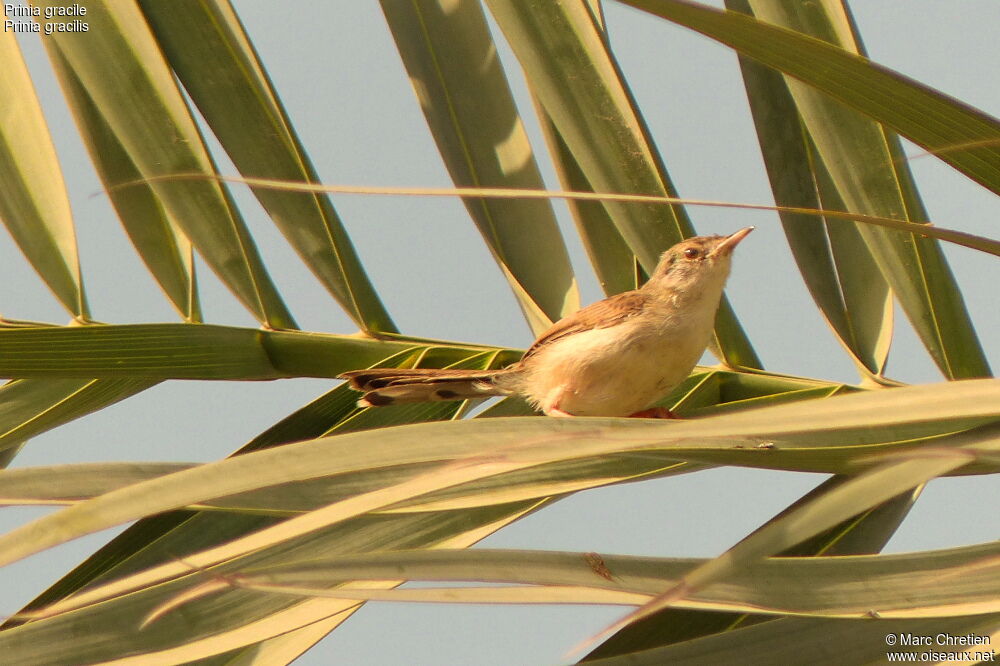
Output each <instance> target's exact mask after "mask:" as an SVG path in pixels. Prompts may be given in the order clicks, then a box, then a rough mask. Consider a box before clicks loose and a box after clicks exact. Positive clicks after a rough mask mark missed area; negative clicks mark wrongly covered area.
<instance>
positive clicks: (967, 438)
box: [613, 425, 1000, 630]
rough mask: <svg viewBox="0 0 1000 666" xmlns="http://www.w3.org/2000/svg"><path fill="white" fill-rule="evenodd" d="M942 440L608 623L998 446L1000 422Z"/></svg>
mask: <svg viewBox="0 0 1000 666" xmlns="http://www.w3.org/2000/svg"><path fill="white" fill-rule="evenodd" d="M941 444H942V446H946V447H949V448H951V449H952V450H951V451H949V452H945V451H942V452H940V453H938V454H937V455H935V454H933V453H927V454H925V456H926V457H921V456H920V454H919V453H918V454H916V455H915V456H914V457H913V458H912V459H904V460H898V461H892V460H891V459H890V461H888V462H886V463H885V464H883V465H880V466H879V467H876V468H875V469H872V470H870V471H868V472H865V473H863V474H861V475H859V476H857V477H854V478H852V479H850V480H848V481H845V482H844V483H842V484H841V485H839V486H838V487H836V488H833V489H830V490H829V491H828V492H826V493H824V494H823V495H822V496H819V497H814V498H813V499H812V500H811V501H809V502H806V503H804V504H802V505H801V506H799V507H797V508H795V509H792V510H789V511H788V512H786V513H785V514H784V515H783V516H781V517H779V518H777V519H775V520H774V521H772V522H770V523H769V524H768V525H767V526H765V527H764V528H761V529H760V530H757V531H756V532H754V534H752V535H751V536H749V537H747V538H746V539H744V540H743V541H741V542H740V543H739V544H737V545H736V546H734V547H733V548H731V549H729V550H728V551H727V552H726V553H724V554H723V555H721V556H719V557H718V558H716V559H714V560H710V561H709V562H707V563H705V564H703V565H701V566H699V567H698V568H696V569H694V570H693V571H691V572H690V573H688V574H686V575H685V576H684V577H683V579H681V580H680V581H679V582H678V583H677V584H676V585H675V586H673V587H672V588H671V589H669V590H667V591H666V592H665V593H663V594H662V595H660V596H659V597H657V598H656V599H654V600H653V601H651V602H650V603H648V604H646V605H645V606H643V607H642V608H640V609H638V610H637V611H635V612H634V613H632V614H630V615H629V616H627V617H625V618H623V619H622V620H620V621H619V622H617V623H615V625H613V628H614V629H615V630H617V629H618V628H620V627H622V626H625V625H627V624H628V623H630V622H632V621H635V620H638V619H641V618H643V617H648V616H650V615H652V614H653V613H655V612H657V611H659V610H661V609H663V608H666V607H668V606H670V605H673V603H674V602H675V601H677V600H679V599H682V598H686V597H688V596H690V595H691V594H692V593H693V592H694V591H696V590H699V589H702V588H704V587H705V586H706V585H708V584H710V583H713V582H717V581H720V580H724V579H725V578H726V577H727V576H729V575H731V574H732V573H733V572H734V571H736V570H737V569H739V568H741V567H744V566H746V564H747V563H749V562H753V561H755V560H757V559H759V558H761V557H766V556H768V555H771V554H774V553H777V552H779V551H781V550H783V549H785V548H789V547H791V546H793V545H795V544H796V543H799V542H800V541H803V540H804V539H807V538H809V537H811V536H813V535H815V534H816V533H818V532H821V531H822V530H824V529H827V528H829V527H832V526H834V525H836V524H837V523H838V522H840V521H843V520H846V519H848V518H850V517H851V516H853V515H856V514H857V513H859V512H861V511H864V510H867V509H869V508H871V507H873V506H875V505H877V504H879V503H881V502H883V501H887V500H889V499H891V498H892V496H893V495H896V494H898V493H900V492H904V491H906V490H907V489H908V488H912V487H914V486H918V485H920V484H922V483H924V482H926V481H929V480H930V479H932V478H935V477H937V476H940V475H942V474H945V473H947V472H949V471H951V470H954V469H956V468H958V467H961V466H962V465H965V464H966V463H967V462H968V461H969V460H970V458H972V457H974V456H975V455H976V454H977V453H995V452H997V451H1000V427H998V426H996V425H993V426H986V427H984V428H979V429H976V430H972V431H969V432H968V433H962V434H959V435H954V436H952V437H949V438H946V439H944V440H942V441H941Z"/></svg>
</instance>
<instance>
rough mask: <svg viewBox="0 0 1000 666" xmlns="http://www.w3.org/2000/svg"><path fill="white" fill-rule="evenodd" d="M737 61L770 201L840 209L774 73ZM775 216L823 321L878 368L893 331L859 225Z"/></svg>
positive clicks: (863, 364) (738, 6) (866, 370)
mask: <svg viewBox="0 0 1000 666" xmlns="http://www.w3.org/2000/svg"><path fill="white" fill-rule="evenodd" d="M726 6H727V7H728V8H730V9H733V10H736V11H740V12H743V13H747V14H749V13H750V4H749V2H748V1H747V0H727V3H726ZM740 68H741V69H742V71H743V81H744V85H745V86H746V89H747V96H748V97H749V100H750V110H751V112H752V114H753V118H754V125H755V127H756V129H757V136H758V139H759V141H760V147H761V151H762V154H763V157H764V165H765V167H766V168H767V174H768V178H769V179H770V182H771V189H772V190H773V192H774V198H775V202H776V203H777V204H778V205H779V206H788V207H795V208H812V209H828V210H831V209H835V210H845V209H846V208H845V206H844V204H843V202H842V200H841V198H840V196H839V194H837V192H836V189H835V187H834V186H833V185H832V184H831V183H830V182H829V176H828V174H827V172H826V168H825V166H824V165H823V163H822V162H821V161H819V158H818V157H817V156H816V155H815V148H814V147H813V145H812V142H811V140H810V138H809V135H808V131H807V130H806V128H805V127H803V126H802V121H801V118H800V116H799V112H798V110H797V109H796V107H795V100H794V99H793V98H792V96H791V93H790V92H789V90H788V85H787V84H786V83H785V80H784V79H783V78H782V76H781V74H779V73H778V72H775V71H774V70H772V69H770V68H768V67H764V66H763V65H760V64H758V63H756V62H755V61H753V60H751V59H749V58H746V57H744V56H740ZM779 216H780V218H781V224H782V226H783V227H784V230H785V236H786V237H787V239H788V244H789V246H790V247H791V249H792V255H793V256H794V257H795V262H796V264H797V265H798V267H799V271H800V272H801V273H802V277H803V279H804V280H805V283H806V286H807V287H808V288H809V292H810V294H812V297H813V299H814V300H815V301H816V305H817V306H818V307H819V309H820V311H821V312H822V313H823V316H824V317H825V318H826V320H827V323H829V324H830V327H831V328H832V329H833V331H834V333H835V334H836V336H837V337H838V339H839V340H840V342H841V343H842V344H843V345H844V347H845V348H846V349H847V350H848V351H849V352H850V353H851V355H852V359H853V360H854V362H855V363H856V364H857V365H858V366H859V370H860V371H861V373H862V376H863V377H865V376H869V377H871V376H874V377H878V376H880V375H881V374H882V372H883V370H884V368H885V363H886V358H887V355H888V352H889V341H890V340H891V337H892V298H891V295H890V293H889V286H888V284H887V283H886V282H885V279H884V278H882V277H881V275H880V274H879V273H878V268H877V265H876V263H875V260H874V258H873V257H872V255H871V252H870V251H869V250H868V247H867V246H866V245H865V244H864V242H863V241H862V239H861V237H860V236H859V231H858V228H857V227H858V225H857V224H852V223H850V222H845V221H843V220H833V221H828V220H825V219H824V218H815V217H813V216H810V215H803V214H798V213H792V212H787V211H780V212H779Z"/></svg>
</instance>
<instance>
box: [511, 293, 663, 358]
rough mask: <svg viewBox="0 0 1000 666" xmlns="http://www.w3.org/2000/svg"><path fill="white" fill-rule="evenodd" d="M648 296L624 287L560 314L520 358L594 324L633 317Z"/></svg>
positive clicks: (605, 324) (604, 325)
mask: <svg viewBox="0 0 1000 666" xmlns="http://www.w3.org/2000/svg"><path fill="white" fill-rule="evenodd" d="M648 300H649V296H648V294H646V293H645V292H643V291H639V290H634V291H625V292H622V293H620V294H615V295H614V296H609V297H608V298H605V299H604V300H603V301H597V302H596V303H591V304H590V305H588V306H587V307H585V308H583V309H582V310H577V311H576V312H574V313H573V314H571V315H569V316H568V317H564V318H562V319H560V320H559V321H557V322H556V323H555V324H553V325H552V327H551V328H549V330H547V331H545V332H544V333H542V335H541V336H539V338H538V339H537V340H535V342H534V344H532V345H531V347H530V348H529V349H528V351H526V352H525V353H524V356H523V357H522V360H523V359H525V358H528V357H529V356H531V355H532V354H534V353H535V352H537V351H538V350H539V349H541V348H542V347H544V346H545V345H548V344H551V343H552V342H553V341H555V340H558V339H560V338H565V337H566V336H567V335H573V334H574V333H581V332H583V331H590V330H593V329H595V328H609V327H611V326H617V325H618V324H621V323H622V322H625V321H627V320H629V319H631V318H632V317H635V316H636V315H638V314H639V313H640V312H642V311H643V309H644V308H645V306H646V302H647V301H648Z"/></svg>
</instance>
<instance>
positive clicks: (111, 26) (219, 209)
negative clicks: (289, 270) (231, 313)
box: [38, 0, 295, 328]
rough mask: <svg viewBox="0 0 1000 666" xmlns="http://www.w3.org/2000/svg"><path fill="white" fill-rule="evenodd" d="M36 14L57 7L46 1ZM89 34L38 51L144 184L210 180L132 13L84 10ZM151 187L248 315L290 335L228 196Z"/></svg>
mask: <svg viewBox="0 0 1000 666" xmlns="http://www.w3.org/2000/svg"><path fill="white" fill-rule="evenodd" d="M38 4H39V5H40V6H42V7H44V8H49V7H53V6H60V7H61V5H60V4H59V3H56V2H52V1H51V0H45V1H43V2H39V3H38ZM60 18H63V17H59V16H56V17H54V19H53V21H55V20H56V19H60ZM87 24H88V27H89V31H88V32H85V33H84V32H54V33H53V34H52V35H51V37H50V38H48V39H45V40H43V44H44V45H45V47H46V49H48V50H50V51H57V52H58V53H59V54H60V56H61V58H62V59H63V60H64V61H65V63H67V64H68V65H69V67H70V69H72V71H73V73H74V75H75V76H76V77H77V78H78V80H79V82H80V83H81V84H82V86H83V88H84V89H85V90H86V92H87V95H88V96H89V97H90V99H91V100H92V102H93V104H94V106H96V107H97V108H99V109H100V110H101V112H102V113H103V114H105V115H104V118H105V120H106V121H107V124H108V126H109V127H110V128H111V130H112V131H113V132H114V134H115V136H116V137H117V140H118V141H119V142H120V143H121V145H122V147H123V148H124V149H125V151H126V152H127V154H128V156H129V158H130V159H131V161H132V163H133V164H134V165H135V167H136V168H137V169H138V170H139V172H140V173H141V174H142V175H143V177H144V178H151V177H155V176H164V175H169V174H172V173H178V172H185V173H187V172H194V173H203V174H214V173H215V171H216V170H215V167H214V165H213V163H212V160H211V158H210V156H209V155H208V153H207V151H206V149H205V146H204V143H203V141H202V137H201V135H200V134H199V132H198V128H197V126H196V125H195V122H194V119H193V118H192V117H191V113H190V111H189V110H188V108H187V105H186V104H185V102H184V99H183V98H182V97H181V94H180V91H179V90H178V89H177V84H176V83H175V81H174V79H173V76H172V74H171V72H170V70H169V69H168V68H167V66H166V63H165V62H164V61H163V56H162V55H161V53H160V52H159V49H158V48H157V46H156V43H155V41H154V39H153V36H152V34H151V33H150V31H149V26H148V25H147V24H146V21H145V19H144V18H143V16H142V14H141V13H140V12H139V10H138V8H137V7H136V6H135V5H134V4H129V3H102V4H95V5H92V6H88V11H87ZM71 101H72V100H71ZM81 130H83V131H86V128H85V127H81ZM151 183H152V184H151V187H152V189H153V191H154V192H155V193H156V195H157V196H158V197H159V199H160V202H161V203H162V204H163V206H164V208H165V210H166V211H167V213H168V214H169V215H170V216H171V218H173V219H174V220H176V221H177V223H178V224H179V225H180V226H181V227H182V229H183V230H184V233H185V235H186V236H187V237H188V238H190V239H191V242H192V243H194V245H195V247H196V248H197V249H198V251H199V253H201V255H202V256H203V257H204V258H205V260H206V262H207V263H208V264H209V265H210V266H211V267H212V269H213V270H214V271H215V272H216V273H217V274H218V275H219V277H220V279H221V280H222V282H223V283H224V284H226V286H228V287H229V289H230V290H232V292H233V294H235V295H236V297H237V298H238V299H239V300H240V302H241V303H242V304H243V305H244V307H246V308H247V309H248V310H249V311H250V312H251V313H252V314H253V315H254V316H255V317H257V319H258V320H259V321H261V322H264V323H265V324H267V325H268V326H270V327H272V328H294V327H295V322H294V320H293V319H292V317H291V315H290V314H289V313H288V311H287V309H286V308H285V305H284V303H283V302H282V300H281V298H280V296H279V294H278V292H277V290H276V289H275V287H274V285H273V283H272V282H271V280H270V278H269V277H268V275H267V273H266V271H265V269H264V266H263V263H262V262H261V259H260V256H259V253H258V252H257V249H256V247H255V246H254V244H253V239H252V238H251V236H250V233H249V231H248V230H247V228H246V226H245V225H244V223H243V221H242V219H241V218H240V216H239V213H238V211H237V210H236V207H235V205H234V203H233V201H232V199H231V197H230V196H229V194H228V192H227V190H226V189H225V188H224V187H222V186H220V184H219V183H217V182H211V181H210V180H200V181H196V180H191V181H169V180H155V181H151Z"/></svg>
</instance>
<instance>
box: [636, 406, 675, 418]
mask: <svg viewBox="0 0 1000 666" xmlns="http://www.w3.org/2000/svg"><path fill="white" fill-rule="evenodd" d="M628 418H630V419H679V418H680V417H679V416H677V415H676V414H674V413H673V412H672V411H670V410H669V409H667V408H666V407H650V408H649V409H644V410H642V411H640V412H636V413H635V414H629V415H628Z"/></svg>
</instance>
